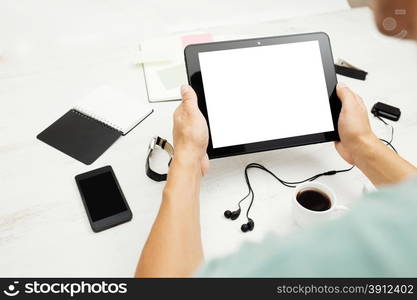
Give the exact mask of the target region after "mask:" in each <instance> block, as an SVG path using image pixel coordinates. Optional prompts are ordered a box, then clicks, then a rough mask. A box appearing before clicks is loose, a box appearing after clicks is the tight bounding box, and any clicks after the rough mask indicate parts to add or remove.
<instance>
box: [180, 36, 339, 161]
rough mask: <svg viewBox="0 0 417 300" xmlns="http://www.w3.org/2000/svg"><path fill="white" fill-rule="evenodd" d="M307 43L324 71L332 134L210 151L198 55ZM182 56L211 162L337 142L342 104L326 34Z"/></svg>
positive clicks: (197, 48) (191, 50) (223, 45)
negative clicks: (316, 51)
mask: <svg viewBox="0 0 417 300" xmlns="http://www.w3.org/2000/svg"><path fill="white" fill-rule="evenodd" d="M307 41H318V42H319V46H320V53H321V59H322V63H323V70H324V75H325V80H326V86H327V93H328V96H329V104H330V109H331V113H332V119H333V126H334V128H335V130H334V131H328V132H321V133H315V134H308V135H302V136H294V137H288V138H281V139H275V140H267V141H260V142H254V143H249V144H240V145H232V146H227V147H220V148H213V144H212V137H211V130H210V120H209V116H208V112H207V106H206V98H205V94H204V87H203V81H202V76H201V68H200V61H199V56H198V53H200V52H210V51H218V50H227V49H238V48H248V47H262V46H268V45H278V44H288V43H297V42H307ZM184 56H185V64H186V69H187V77H188V83H189V84H190V85H191V86H192V87H193V89H194V90H195V92H196V94H197V97H198V106H199V108H200V110H201V112H202V114H203V115H204V117H205V119H206V121H207V125H208V128H209V143H208V147H207V154H208V156H209V158H210V159H211V158H219V157H226V156H234V155H240V154H247V153H254V152H260V151H268V150H275V149H280V148H289V147H295V146H302V145H309V144H316V143H323V142H331V141H337V140H339V133H338V130H337V123H338V119H339V114H340V110H341V103H340V100H339V98H338V97H337V94H336V85H337V78H336V72H335V67H334V62H333V54H332V50H331V46H330V39H329V37H328V35H327V34H326V33H324V32H315V33H305V34H297V35H287V36H274V37H264V38H255V39H245V40H234V41H224V42H214V43H205V44H195V45H189V46H187V47H186V48H185V49H184Z"/></svg>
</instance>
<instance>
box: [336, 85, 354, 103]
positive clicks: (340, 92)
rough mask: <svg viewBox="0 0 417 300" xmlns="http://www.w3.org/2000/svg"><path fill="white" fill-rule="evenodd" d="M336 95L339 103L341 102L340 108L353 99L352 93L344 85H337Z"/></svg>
mask: <svg viewBox="0 0 417 300" xmlns="http://www.w3.org/2000/svg"><path fill="white" fill-rule="evenodd" d="M336 93H337V96H338V97H339V99H340V102H342V106H343V105H345V104H347V101H349V100H351V99H355V95H354V93H353V92H352V91H351V90H350V88H348V87H347V85H346V84H344V83H338V84H337V87H336Z"/></svg>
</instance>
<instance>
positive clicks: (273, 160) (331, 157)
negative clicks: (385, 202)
mask: <svg viewBox="0 0 417 300" xmlns="http://www.w3.org/2000/svg"><path fill="white" fill-rule="evenodd" d="M74 2H75V1H74ZM78 2H79V1H78ZM78 2H77V3H78ZM5 3H6V5H7V3H8V4H11V3H12V1H5ZM69 3H73V1H70V2H67V4H66V5H63V4H62V6H60V7H59V11H60V14H56V10H58V8H57V6H55V7H54V10H55V11H53V12H52V10H51V9H48V7H38V8H37V9H35V8H34V6H35V5H36V3H35V4H31V5H32V7H31V9H32V10H30V9H29V10H28V9H27V7H25V6H24V5H19V4H13V5H14V6H13V9H14V10H17V11H19V12H20V14H19V15H20V16H21V18H20V19H19V18H16V17H15V16H14V15H13V14H10V15H8V16H7V15H6V14H4V18H3V19H2V20H3V21H0V22H3V23H2V25H5V24H6V21H7V22H9V23H7V24H8V27H7V28H4V26H2V28H3V29H2V33H3V32H4V35H2V36H7V37H8V38H9V40H14V41H15V46H16V47H15V49H14V54H16V55H12V56H8V53H7V52H4V53H3V55H4V57H3V58H1V59H0V137H1V138H0V276H10V277H15V276H116V277H117V276H131V275H132V274H133V272H134V269H135V266H136V262H137V259H138V256H139V253H140V250H141V249H142V247H143V245H144V242H145V240H146V237H147V235H148V233H149V230H150V228H151V225H152V223H153V220H154V218H155V216H156V213H157V211H158V208H159V205H160V200H161V191H162V188H163V183H155V182H153V181H151V180H150V179H148V178H147V177H146V175H145V173H144V163H145V157H146V151H147V145H148V142H149V140H150V138H151V137H152V136H154V135H156V134H157V135H160V136H163V137H167V138H169V139H171V137H172V135H171V130H172V113H173V111H174V109H175V107H176V105H177V103H175V102H174V103H161V104H155V105H154V108H155V113H154V114H153V115H152V116H151V117H150V118H149V119H147V120H146V121H145V122H144V123H143V124H141V125H140V126H139V127H137V128H136V129H135V130H134V131H133V132H131V133H130V134H129V135H128V136H126V137H123V138H121V139H119V140H118V141H117V142H116V143H115V144H114V145H113V146H112V147H111V148H110V149H109V150H108V151H106V152H105V153H104V154H103V155H102V156H101V157H100V158H99V159H98V160H97V161H96V162H95V163H94V164H93V165H91V166H85V165H83V164H81V163H79V162H78V161H76V160H74V159H72V158H70V157H68V156H66V155H64V154H62V153H61V152H59V151H56V150H55V149H53V148H51V147H49V146H47V145H46V144H44V143H42V142H40V141H38V140H37V139H36V135H37V134H38V133H39V132H40V131H42V130H43V129H44V128H46V127H47V126H48V125H49V124H51V123H52V122H53V121H55V120H56V119H57V118H58V117H59V116H61V115H62V114H63V113H65V112H66V111H67V109H68V108H70V107H71V104H72V103H74V101H75V100H77V99H78V98H79V97H81V96H83V95H84V94H85V93H86V92H88V91H89V90H90V89H92V88H94V87H96V86H99V85H103V84H108V85H111V86H113V87H116V88H120V89H123V90H124V91H126V92H129V93H131V94H133V95H135V96H137V98H138V101H145V98H144V97H145V89H144V85H143V82H142V81H140V80H139V79H140V70H139V69H138V68H137V67H135V66H133V65H132V64H131V62H132V51H134V49H136V46H137V41H138V40H139V38H146V37H149V36H151V35H152V34H154V33H155V34H162V33H167V32H169V28H168V27H167V26H165V27H164V25H161V24H164V23H163V22H162V21H163V20H161V19H163V17H161V15H160V14H157V13H156V12H157V11H158V10H157V8H158V7H157V6H158V5H159V4H160V1H155V3H156V4H154V6H153V7H151V9H148V10H147V11H141V10H140V6H138V5H136V6H134V5H133V4H132V5H133V7H132V9H127V8H126V7H125V9H124V10H121V9H120V10H118V6H117V5H116V4H111V3H116V2H107V5H108V7H106V8H105V9H103V10H102V11H98V12H97V11H96V10H95V11H93V9H97V5H95V4H91V3H94V2H88V4H87V3H85V5H84V4H83V5H81V4H80V3H78V4H80V5H79V6H77V5H70V4H69ZM83 3H84V2H83ZM2 5H3V4H2ZM112 5H113V6H114V7H112ZM77 7H84V8H83V9H77ZM0 11H4V10H2V8H1V7H0ZM6 11H7V10H6ZM33 12H36V13H33ZM60 18H63V20H64V21H62V20H61V19H60ZM121 20H123V21H121ZM173 20H174V19H173ZM44 31H45V32H49V33H50V34H51V36H54V39H52V40H50V41H49V39H48V37H47V36H42V35H40V34H39V32H44ZM209 31H210V32H212V33H218V34H220V33H221V34H224V35H225V36H231V37H232V36H262V35H265V36H266V35H280V34H287V33H299V32H312V31H325V32H327V33H328V34H329V35H330V37H331V41H332V46H333V52H334V56H335V58H337V57H342V58H344V59H346V60H348V61H350V62H352V63H353V64H356V65H358V66H360V67H362V68H364V69H366V70H367V71H368V72H369V77H368V79H367V80H366V81H365V82H362V81H356V80H350V79H348V78H340V80H343V81H344V82H346V83H347V84H348V85H350V86H351V87H352V88H353V89H354V90H356V91H357V92H359V93H360V94H361V95H362V96H363V98H364V100H365V102H366V104H367V106H368V107H369V108H370V107H371V105H372V104H373V103H375V102H376V101H384V102H387V103H392V104H394V105H397V106H399V107H400V108H401V109H402V112H403V116H402V118H401V121H400V122H398V124H397V123H396V124H395V128H396V129H395V140H394V145H395V146H396V147H397V149H398V150H399V152H400V153H401V154H402V155H403V156H404V157H406V158H407V159H409V160H410V161H411V162H413V163H417V144H416V143H415V138H416V132H417V84H416V80H417V64H416V62H417V48H416V46H415V45H414V44H412V43H410V42H402V41H397V40H392V39H389V38H386V37H383V36H381V35H379V33H377V31H376V29H375V26H374V25H373V19H372V18H371V13H370V12H369V11H368V9H359V10H348V11H341V12H336V13H330V14H324V15H320V16H310V17H300V18H292V19H287V20H281V21H275V22H268V23H265V24H263V25H247V26H232V27H231V26H229V27H227V28H226V29H225V28H212V29H210V30H209ZM63 32H65V34H62V33H63ZM136 37H137V39H136ZM0 43H1V41H0ZM0 49H1V44H0ZM4 49H7V47H5V48H4ZM372 123H373V125H374V127H375V130H376V131H377V132H378V134H379V135H381V136H383V137H387V136H388V134H389V130H388V129H387V128H384V126H383V125H381V124H380V123H378V122H374V121H372ZM250 162H258V163H262V164H265V165H266V166H268V167H269V168H270V169H271V170H274V171H275V172H276V173H277V174H278V175H279V176H282V177H283V178H285V179H288V180H296V179H302V178H306V177H308V176H311V175H313V174H316V173H319V172H322V171H326V170H330V169H339V168H345V167H347V164H346V163H345V162H344V161H343V160H342V159H341V158H340V157H339V156H338V154H337V153H336V152H335V150H334V147H333V145H332V144H331V143H328V144H320V145H313V146H305V147H298V148H293V149H285V150H277V151H270V152H264V153H257V154H251V155H245V156H237V157H232V158H225V159H218V160H213V161H211V170H210V172H209V174H208V175H207V176H206V178H205V179H204V182H203V185H202V191H201V222H202V236H203V243H204V249H205V255H206V258H212V257H215V256H219V255H224V254H227V253H230V252H231V251H233V250H234V249H236V248H237V247H238V246H239V245H240V244H241V242H243V241H245V240H261V239H262V238H263V237H264V236H265V234H266V233H267V232H270V231H274V232H276V233H278V234H281V235H286V234H288V233H290V232H291V231H292V230H293V229H294V227H295V226H294V224H293V220H292V217H291V211H290V197H291V195H292V193H293V190H291V189H288V188H285V187H283V186H281V185H280V184H278V183H277V182H275V181H274V180H272V178H271V177H269V176H268V175H266V174H263V173H261V172H260V171H257V170H255V171H252V172H251V173H250V174H251V175H250V176H251V180H252V182H253V186H254V189H255V191H256V202H255V205H254V207H253V210H252V216H253V218H254V220H255V222H256V227H255V230H254V231H253V232H251V233H249V234H242V233H241V232H240V225H241V223H243V222H244V220H243V218H242V220H238V221H235V222H230V221H229V220H226V219H224V217H223V211H224V210H225V209H234V208H235V206H236V204H237V200H239V199H240V198H241V197H242V196H243V195H244V194H246V186H245V184H244V180H243V168H244V166H245V165H246V164H247V163H250ZM107 164H110V165H112V166H113V168H114V170H115V172H116V175H117V177H118V179H119V182H120V184H121V186H122V188H123V191H124V193H125V196H126V198H127V201H128V202H129V204H130V206H131V209H132V212H133V216H134V217H133V220H132V221H131V222H129V223H126V224H123V225H121V226H117V227H115V228H112V229H110V230H107V231H104V232H101V233H98V234H95V233H93V232H92V231H91V229H90V226H89V223H88V220H87V217H86V214H85V211H84V208H83V206H82V203H81V199H80V196H79V193H78V190H77V188H76V185H75V182H74V176H75V175H76V174H78V173H81V172H85V171H88V170H91V169H94V168H98V167H101V166H104V165H107ZM319 181H321V182H324V183H327V184H329V185H330V186H331V187H332V188H333V189H334V190H335V192H336V194H337V197H338V198H339V200H340V202H341V203H343V204H346V205H348V206H349V205H352V202H354V201H355V199H357V198H358V197H359V196H360V195H361V194H362V193H363V189H364V185H366V184H367V181H366V180H365V179H364V177H363V175H362V174H361V173H360V172H359V171H357V170H354V171H352V172H349V173H346V174H341V175H337V176H333V177H330V178H321V179H320V180H319Z"/></svg>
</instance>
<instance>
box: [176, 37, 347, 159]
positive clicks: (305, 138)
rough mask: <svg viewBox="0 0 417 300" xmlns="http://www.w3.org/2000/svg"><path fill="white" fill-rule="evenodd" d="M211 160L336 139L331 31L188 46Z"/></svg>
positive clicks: (338, 106)
mask: <svg viewBox="0 0 417 300" xmlns="http://www.w3.org/2000/svg"><path fill="white" fill-rule="evenodd" d="M184 54H185V62H186V69H187V76H188V81H189V84H190V85H191V86H192V87H193V88H194V90H195V91H196V93H197V97H198V105H199V108H200V110H201V112H202V113H203V115H204V117H205V118H206V120H207V124H208V127H209V145H208V149H207V153H208V156H209V157H210V158H217V157H225V156H232V155H238V154H245V153H251V152H258V151H266V150H273V149H278V148H287V147H294V146H301V145H306V144H314V143H321V142H329V141H335V140H338V139H339V135H338V131H337V122H338V118H339V113H340V109H341V103H340V100H339V99H338V97H337V95H336V84H337V79H336V73H335V68H334V62H333V56H332V51H331V47H330V40H329V37H328V36H327V34H325V33H322V32H318V33H308V34H298V35H290V36H276V37H266V38H257V39H247V40H236V41H225V42H215V43H206V44H196V45H189V46H187V47H186V48H185V50H184Z"/></svg>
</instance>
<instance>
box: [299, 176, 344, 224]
mask: <svg viewBox="0 0 417 300" xmlns="http://www.w3.org/2000/svg"><path fill="white" fill-rule="evenodd" d="M307 190H310V191H317V192H320V193H322V194H324V195H326V196H327V197H328V198H329V200H330V208H329V209H327V210H323V211H315V210H311V209H308V208H305V207H304V206H302V205H301V204H300V203H299V202H298V200H297V195H298V194H299V193H301V192H303V191H307ZM292 202H293V213H294V219H295V222H296V223H297V224H298V225H299V226H301V227H305V226H308V225H312V224H315V223H317V222H321V221H325V220H330V219H333V218H335V217H337V216H338V215H339V214H337V212H341V211H347V210H349V209H348V208H347V207H346V206H343V205H338V204H337V201H336V196H335V194H334V193H333V191H332V190H331V189H330V188H329V187H327V186H326V185H324V184H322V183H318V182H308V183H304V184H301V185H299V186H298V187H297V188H296V189H295V193H294V196H293V197H292Z"/></svg>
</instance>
